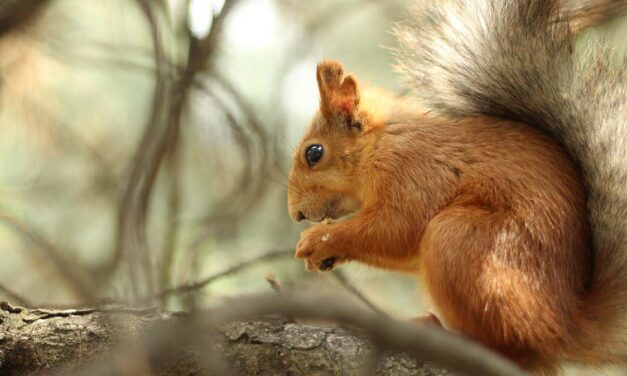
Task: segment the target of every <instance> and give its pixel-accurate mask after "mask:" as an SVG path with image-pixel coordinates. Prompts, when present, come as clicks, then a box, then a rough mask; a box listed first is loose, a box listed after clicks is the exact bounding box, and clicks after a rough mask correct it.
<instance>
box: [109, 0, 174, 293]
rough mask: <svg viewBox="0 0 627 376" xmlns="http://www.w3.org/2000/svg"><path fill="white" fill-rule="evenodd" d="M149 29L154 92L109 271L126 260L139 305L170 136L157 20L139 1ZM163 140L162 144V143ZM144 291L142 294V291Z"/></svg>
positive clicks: (147, 282) (148, 285) (148, 286)
mask: <svg viewBox="0 0 627 376" xmlns="http://www.w3.org/2000/svg"><path fill="white" fill-rule="evenodd" d="M138 2H139V5H140V8H141V9H142V11H143V13H144V16H145V17H146V20H147V21H148V24H149V26H150V34H151V36H152V41H153V50H154V51H153V52H154V61H155V67H156V69H155V90H154V96H153V104H152V111H151V114H150V117H149V119H148V122H147V125H146V127H145V131H144V134H143V136H142V139H141V141H140V143H139V145H138V147H137V149H136V152H135V157H134V159H133V162H132V170H131V174H130V177H129V180H128V182H127V185H126V189H125V192H124V196H123V198H122V200H121V202H120V206H119V210H118V213H119V214H118V230H117V239H116V249H115V253H114V257H113V259H112V262H111V263H110V265H109V266H108V269H109V270H108V271H112V269H114V268H115V266H116V265H117V263H118V262H119V261H120V260H121V258H122V256H123V255H124V254H126V255H127V256H128V258H129V261H130V263H129V266H130V272H131V273H130V274H131V285H132V287H133V295H134V298H135V300H136V301H142V300H143V299H144V297H145V296H150V294H151V293H152V290H153V287H152V272H151V262H150V255H149V251H148V245H147V241H146V215H147V212H148V202H149V198H150V195H151V193H152V188H153V185H154V181H155V178H156V176H157V172H158V170H159V166H160V163H161V160H162V158H163V156H164V154H165V151H164V147H160V146H161V145H164V144H166V142H165V140H167V139H168V136H171V135H170V134H169V133H170V132H168V131H167V130H168V129H170V128H171V127H168V129H166V131H163V130H162V129H161V128H162V126H160V125H161V124H163V122H164V120H165V119H167V118H168V116H167V114H164V113H163V108H164V107H165V106H164V103H165V101H166V94H167V93H166V88H165V86H166V83H165V77H163V74H162V72H163V69H162V64H163V61H165V60H166V58H165V53H164V51H163V46H162V45H161V36H160V32H159V26H158V24H157V19H156V16H155V14H154V11H153V9H152V6H151V3H150V1H148V0H138ZM164 139H165V140H164ZM142 290H144V291H142Z"/></svg>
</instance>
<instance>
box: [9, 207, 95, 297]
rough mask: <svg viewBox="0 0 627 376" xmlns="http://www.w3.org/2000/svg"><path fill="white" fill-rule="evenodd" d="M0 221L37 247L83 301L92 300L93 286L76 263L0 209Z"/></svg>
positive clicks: (35, 232)
mask: <svg viewBox="0 0 627 376" xmlns="http://www.w3.org/2000/svg"><path fill="white" fill-rule="evenodd" d="M0 222H3V223H4V224H5V225H7V226H8V227H9V228H10V229H11V230H12V231H14V232H15V233H17V234H18V235H20V236H21V237H22V238H24V239H26V240H28V241H29V242H31V243H32V244H34V245H35V246H36V247H37V248H39V249H40V250H41V251H42V252H43V253H44V254H45V255H46V257H47V259H48V260H49V261H51V263H50V265H51V266H53V267H54V269H55V270H56V271H57V273H58V275H59V276H60V277H61V278H62V279H63V280H64V281H65V282H66V284H67V286H68V287H69V288H70V289H71V290H72V291H73V292H74V293H75V294H76V295H77V296H78V297H79V298H80V299H81V300H82V301H83V302H86V303H89V302H92V301H93V299H94V297H95V296H96V294H95V290H94V288H93V286H92V285H91V283H89V282H88V280H87V278H86V277H85V276H83V275H81V274H80V272H79V268H77V265H76V264H75V263H73V262H71V261H69V260H68V259H67V258H66V256H65V255H64V254H63V252H61V251H60V250H59V249H57V247H55V246H54V245H53V244H52V243H51V242H49V241H48V240H47V239H46V238H44V237H43V236H42V235H41V234H39V233H38V232H37V231H35V230H34V229H33V228H31V227H29V226H27V225H26V224H25V223H24V222H22V221H20V220H19V219H17V218H15V217H13V216H11V215H9V214H7V213H4V212H1V211H0Z"/></svg>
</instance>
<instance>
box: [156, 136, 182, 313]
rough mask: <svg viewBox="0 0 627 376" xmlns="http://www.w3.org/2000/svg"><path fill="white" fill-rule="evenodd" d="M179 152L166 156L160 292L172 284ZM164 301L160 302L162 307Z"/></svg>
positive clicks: (179, 203)
mask: <svg viewBox="0 0 627 376" xmlns="http://www.w3.org/2000/svg"><path fill="white" fill-rule="evenodd" d="M179 162H180V158H179V152H178V148H177V145H173V146H172V150H171V152H170V154H168V161H167V168H168V169H167V170H168V176H169V182H170V187H169V188H170V190H169V198H168V218H167V219H168V230H167V232H166V238H165V241H164V247H163V251H162V256H161V270H160V273H159V282H160V283H159V288H160V289H161V290H163V289H166V288H168V287H169V286H171V283H172V270H173V268H174V254H175V252H176V243H177V239H178V230H179V219H178V217H179V212H180V209H181V202H180V201H181V199H180V192H181V181H180V180H181V173H180V171H179ZM164 305H165V300H164V301H162V306H164Z"/></svg>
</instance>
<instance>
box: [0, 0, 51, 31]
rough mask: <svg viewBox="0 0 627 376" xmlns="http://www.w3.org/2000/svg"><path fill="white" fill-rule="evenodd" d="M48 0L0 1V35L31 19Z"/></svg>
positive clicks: (46, 4)
mask: <svg viewBox="0 0 627 376" xmlns="http://www.w3.org/2000/svg"><path fill="white" fill-rule="evenodd" d="M51 2H52V1H50V0H5V1H2V2H1V3H0V37H2V36H4V35H5V34H8V33H9V32H11V31H14V30H16V29H19V28H21V27H23V26H24V25H26V24H28V23H29V22H30V21H32V20H33V19H34V18H35V17H37V15H39V14H40V13H41V11H42V10H43V9H44V8H45V7H46V6H48V5H49V4H50V3H51Z"/></svg>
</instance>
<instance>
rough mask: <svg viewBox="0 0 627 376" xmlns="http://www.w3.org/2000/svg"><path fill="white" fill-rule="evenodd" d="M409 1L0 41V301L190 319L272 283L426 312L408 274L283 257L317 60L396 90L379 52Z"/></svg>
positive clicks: (121, 8)
mask: <svg viewBox="0 0 627 376" xmlns="http://www.w3.org/2000/svg"><path fill="white" fill-rule="evenodd" d="M29 1H30V0H29ZM29 1H26V2H23V3H24V4H26V3H28V2H29ZM31 2H32V3H41V1H34V2H33V1H31ZM10 3H11V1H9V2H8V4H9V5H10ZM13 3H19V2H18V1H14V2H13ZM409 4H410V1H407V0H395V1H389V0H386V1H381V0H324V1H299V0H232V1H226V3H225V1H224V0H187V1H186V0H168V1H141V0H140V1H131V0H108V1H80V0H50V1H47V2H46V4H45V5H43V6H41V7H39V8H37V9H38V10H37V11H36V12H34V13H33V14H34V16H32V17H30V18H29V19H27V20H25V21H24V23H23V24H21V25H20V26H19V27H18V28H17V29H15V30H14V31H13V32H11V33H8V34H4V35H2V37H1V38H0V74H1V77H0V126H1V133H0V260H1V261H0V286H2V287H0V299H7V300H9V301H14V302H15V300H16V299H17V300H21V301H18V302H15V303H22V304H28V305H33V306H46V307H57V306H58V307H64V306H68V307H69V306H72V307H75V306H79V305H85V304H95V303H118V304H139V305H160V306H161V307H163V308H165V309H170V310H177V309H192V308H194V307H195V306H207V305H210V304H215V303H219V302H220V298H222V297H225V296H234V295H237V294H245V293H250V292H255V291H263V290H267V289H269V288H270V287H269V285H268V283H267V282H266V280H265V277H266V274H267V273H273V274H274V275H275V276H276V279H278V281H280V283H282V284H283V285H284V286H285V288H298V289H306V288H314V289H320V288H334V289H338V291H349V292H350V290H351V289H353V290H359V291H361V292H362V293H363V295H365V296H366V297H367V299H368V300H371V301H372V302H373V304H375V305H377V306H378V307H379V308H380V309H382V310H384V311H386V312H388V313H390V314H393V315H396V316H398V317H409V316H412V315H417V314H420V313H421V311H422V310H423V307H422V306H421V302H420V298H419V293H418V290H417V289H418V287H417V284H416V281H415V280H414V279H413V278H411V277H409V276H403V275H399V274H394V273H390V272H381V271H376V270H373V269H369V268H367V267H365V266H362V265H348V266H346V267H342V268H341V269H340V270H339V271H335V272H333V273H329V274H317V275H316V274H310V273H308V272H306V271H305V269H304V266H303V264H302V263H301V262H299V261H296V260H294V259H293V258H292V256H291V254H292V253H293V248H294V246H295V244H296V242H297V240H298V237H299V233H300V231H302V230H303V229H304V228H306V226H307V225H306V224H305V225H300V224H298V225H297V224H294V223H292V222H291V221H290V219H289V217H288V215H287V210H286V191H287V188H286V186H285V185H286V183H287V178H286V175H287V172H288V171H289V165H290V159H291V155H292V148H293V146H294V145H296V144H297V143H298V141H299V138H300V136H301V134H302V132H303V130H304V128H305V127H306V126H307V124H308V119H309V117H310V116H311V115H312V114H313V112H314V111H315V109H316V107H317V103H318V91H317V87H316V82H315V66H316V64H317V62H318V61H320V60H322V59H323V58H334V59H338V60H340V61H342V62H343V63H344V64H345V66H346V69H347V70H349V71H352V72H354V73H355V74H356V75H357V76H358V77H359V78H361V79H362V80H364V81H367V82H370V83H372V84H375V85H379V86H383V87H386V88H388V89H392V90H401V88H400V80H399V77H397V76H396V75H395V74H394V71H393V69H392V54H391V53H390V52H389V50H388V49H387V48H388V47H394V45H395V40H394V38H393V37H392V35H391V33H390V32H389V31H390V28H391V26H392V24H393V23H394V22H395V21H398V20H401V19H402V18H403V17H404V15H405V11H406V9H407V7H408V5H409ZM274 251H281V252H282V253H281V254H279V255H277V256H276V257H271V258H269V259H266V258H262V259H261V260H260V261H259V262H255V263H253V264H250V266H247V267H245V268H241V269H238V270H237V271H236V272H234V273H229V274H228V275H226V276H224V277H222V278H219V279H215V280H212V282H211V283H207V284H203V285H202V287H200V286H196V287H197V288H194V289H189V290H185V291H171V292H170V293H166V294H162V292H163V291H165V290H168V289H170V288H173V287H177V286H181V285H188V284H190V283H194V282H196V281H200V280H202V279H204V278H207V277H211V276H213V275H214V274H216V273H221V272H222V271H225V270H227V269H229V268H231V267H232V266H235V265H238V264H240V263H241V262H243V261H248V260H253V259H255V258H256V257H258V256H261V255H264V254H266V253H268V252H274ZM353 292H354V291H353ZM351 295H354V294H351Z"/></svg>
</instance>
